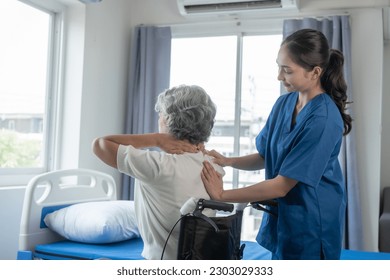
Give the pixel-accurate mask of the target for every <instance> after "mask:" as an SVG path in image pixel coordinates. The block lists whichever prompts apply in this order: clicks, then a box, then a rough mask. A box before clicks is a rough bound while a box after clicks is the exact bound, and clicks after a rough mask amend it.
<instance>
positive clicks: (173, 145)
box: [158, 133, 199, 154]
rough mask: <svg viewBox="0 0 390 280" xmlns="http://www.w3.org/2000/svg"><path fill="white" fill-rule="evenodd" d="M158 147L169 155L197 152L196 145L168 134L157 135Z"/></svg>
mask: <svg viewBox="0 0 390 280" xmlns="http://www.w3.org/2000/svg"><path fill="white" fill-rule="evenodd" d="M158 147H159V148H160V149H161V150H163V151H164V152H167V153H169V154H183V153H197V152H199V150H198V148H197V146H196V145H193V144H191V143H189V142H188V141H184V140H178V139H176V138H175V137H174V136H172V135H171V134H168V133H159V134H158Z"/></svg>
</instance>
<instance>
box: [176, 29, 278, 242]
mask: <svg viewBox="0 0 390 280" xmlns="http://www.w3.org/2000/svg"><path fill="white" fill-rule="evenodd" d="M281 40H282V36H281V34H277V35H256V36H255V35H253V36H242V35H239V36H215V37H196V38H175V39H173V40H172V54H171V81H170V84H171V86H173V85H178V84H197V85H199V86H201V87H203V88H204V89H205V90H206V91H207V93H208V94H209V95H210V96H211V98H212V99H213V101H214V102H215V103H216V105H217V116H216V122H215V125H214V129H213V132H212V136H211V137H210V140H209V142H208V143H207V145H206V148H207V149H209V150H210V149H215V150H216V151H218V152H220V153H222V154H224V155H225V156H237V155H246V154H250V153H255V152H256V151H257V150H256V147H255V138H256V136H257V134H258V133H259V132H260V130H261V128H262V127H263V126H264V125H265V122H266V120H267V117H268V114H269V113H270V111H271V109H272V106H273V104H274V102H275V101H276V99H277V98H278V97H279V95H280V82H279V81H278V80H277V73H278V68H277V64H276V57H277V52H278V50H279V46H280V43H281ZM225 171H226V175H225V177H224V187H225V188H240V187H244V186H247V185H251V184H254V183H257V182H260V181H262V180H264V173H263V171H262V172H260V171H256V172H254V171H250V172H249V171H238V170H233V169H232V168H229V167H226V168H225ZM248 212H249V213H248V215H247V216H246V218H245V220H244V224H245V223H247V225H244V228H243V232H242V235H243V238H244V239H247V240H253V239H254V237H255V234H256V232H257V230H258V228H259V223H260V220H261V213H256V210H253V209H249V208H248ZM248 220H250V222H248Z"/></svg>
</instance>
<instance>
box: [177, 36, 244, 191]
mask: <svg viewBox="0 0 390 280" xmlns="http://www.w3.org/2000/svg"><path fill="white" fill-rule="evenodd" d="M236 49H237V37H235V36H221V37H203V38H181V39H174V40H172V54H171V60H172V61H171V82H170V84H171V86H175V85H179V84H188V85H190V84H196V85H199V86H201V87H203V88H204V89H205V90H206V92H207V93H208V94H209V95H210V96H211V98H212V99H213V101H214V102H215V104H216V106H217V115H216V122H215V125H214V128H213V131H212V136H211V137H210V139H209V142H208V143H207V149H209V150H211V149H215V150H217V151H218V152H220V153H222V154H224V155H226V156H230V155H232V154H233V142H234V133H233V131H234V130H233V127H234V108H235V88H236V52H237V51H236ZM225 170H226V175H225V176H224V182H225V187H226V188H229V187H231V184H232V170H231V169H229V168H225Z"/></svg>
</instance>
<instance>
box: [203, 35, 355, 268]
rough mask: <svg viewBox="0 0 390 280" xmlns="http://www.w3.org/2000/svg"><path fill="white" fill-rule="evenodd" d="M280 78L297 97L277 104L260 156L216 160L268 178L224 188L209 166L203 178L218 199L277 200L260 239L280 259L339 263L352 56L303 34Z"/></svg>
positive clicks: (284, 57)
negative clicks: (346, 66)
mask: <svg viewBox="0 0 390 280" xmlns="http://www.w3.org/2000/svg"><path fill="white" fill-rule="evenodd" d="M276 62H277V64H278V66H279V73H278V80H280V81H281V82H282V83H283V85H284V87H285V88H286V89H287V91H288V92H289V93H287V94H285V95H282V96H280V97H279V99H278V100H277V101H276V103H275V105H274V107H273V109H272V111H271V113H270V115H269V117H268V120H267V123H266V125H265V127H264V128H263V129H262V130H261V131H260V133H259V135H258V136H257V138H256V147H257V151H258V153H255V154H251V155H246V156H242V157H230V158H227V157H224V156H222V155H221V154H219V153H218V152H216V151H214V150H213V151H210V152H209V154H210V155H212V156H214V157H215V159H214V162H215V163H217V164H219V165H221V166H231V167H233V168H237V169H242V170H258V169H263V168H264V169H265V173H266V180H264V181H262V182H259V183H256V184H254V185H251V186H248V187H244V188H239V189H233V190H224V189H223V182H222V178H221V176H220V175H219V174H218V173H217V172H216V171H215V170H214V169H213V167H212V166H211V165H210V164H209V163H207V162H204V168H203V170H202V173H201V178H202V180H203V183H204V185H205V187H206V189H207V191H208V193H209V195H210V197H211V198H213V199H215V200H220V201H227V202H252V201H260V200H268V199H275V200H276V201H277V206H275V207H272V209H270V210H271V211H273V212H275V213H277V216H274V215H269V214H267V213H264V217H263V221H262V225H261V228H260V230H259V233H258V235H257V241H258V243H259V244H260V245H262V246H263V247H265V248H266V249H268V250H270V251H271V252H272V254H273V259H305V260H309V259H339V258H340V253H341V246H342V236H343V227H344V214H345V205H346V196H345V192H344V191H345V190H344V181H343V175H342V172H341V168H340V164H339V161H338V155H339V152H340V147H341V142H342V137H343V135H346V134H348V133H349V132H350V131H351V128H352V126H351V122H352V119H351V117H350V116H349V115H348V114H347V113H346V112H345V110H346V105H347V103H348V102H347V95H346V90H347V86H346V83H345V80H344V77H343V62H344V58H343V55H342V53H341V52H339V51H337V50H335V49H330V48H329V46H328V42H327V40H326V38H325V36H324V35H323V34H322V33H321V32H319V31H316V30H311V29H303V30H299V31H297V32H295V33H293V34H292V35H290V36H289V37H287V38H286V39H285V40H284V41H283V42H282V44H281V47H280V50H279V53H278V57H277V60H276Z"/></svg>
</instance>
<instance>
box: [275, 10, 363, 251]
mask: <svg viewBox="0 0 390 280" xmlns="http://www.w3.org/2000/svg"><path fill="white" fill-rule="evenodd" d="M304 28H312V29H316V30H319V31H321V32H323V33H324V34H325V36H326V37H327V39H328V41H329V45H330V47H331V48H334V49H338V50H340V51H342V52H343V54H344V58H345V62H344V75H345V80H346V82H347V85H348V92H347V94H348V100H349V101H353V95H352V93H353V89H352V82H351V30H350V24H349V16H333V17H329V18H325V19H322V20H317V19H314V18H305V19H299V20H298V19H291V20H285V21H284V25H283V37H284V38H285V37H286V36H288V35H290V34H291V33H293V32H295V31H297V30H299V29H304ZM348 111H349V114H351V116H352V118H353V119H354V114H353V103H352V104H350V106H349V108H348ZM339 160H340V163H341V166H342V168H343V172H344V177H345V182H346V193H347V199H348V203H347V215H346V223H345V242H344V246H345V248H348V249H353V250H363V227H362V216H361V212H362V209H361V203H360V191H359V189H360V187H359V182H358V176H357V165H356V162H357V158H356V141H355V132H354V129H353V123H352V131H351V133H349V134H348V135H347V136H345V137H344V139H343V145H342V150H341V152H340V156H339Z"/></svg>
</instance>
